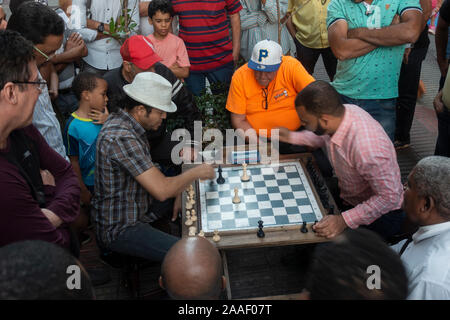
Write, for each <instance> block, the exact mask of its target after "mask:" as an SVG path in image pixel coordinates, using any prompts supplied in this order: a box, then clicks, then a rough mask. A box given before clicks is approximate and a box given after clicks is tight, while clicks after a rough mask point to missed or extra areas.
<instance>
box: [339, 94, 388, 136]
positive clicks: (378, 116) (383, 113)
mask: <svg viewBox="0 0 450 320" xmlns="http://www.w3.org/2000/svg"><path fill="white" fill-rule="evenodd" d="M341 101H342V103H347V104H354V105H357V106H358V107H361V108H362V109H364V110H365V111H367V112H368V113H369V114H370V115H371V116H372V117H373V118H374V119H375V120H377V121H378V122H379V123H380V124H381V126H382V127H383V129H384V131H386V133H387V135H388V136H389V138H390V139H391V141H394V134H395V117H396V105H397V99H353V98H349V97H347V96H344V95H342V94H341Z"/></svg>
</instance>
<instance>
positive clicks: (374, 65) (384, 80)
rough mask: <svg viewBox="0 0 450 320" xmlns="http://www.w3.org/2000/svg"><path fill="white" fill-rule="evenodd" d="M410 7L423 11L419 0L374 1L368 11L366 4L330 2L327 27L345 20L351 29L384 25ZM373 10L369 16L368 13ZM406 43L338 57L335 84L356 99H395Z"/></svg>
mask: <svg viewBox="0 0 450 320" xmlns="http://www.w3.org/2000/svg"><path fill="white" fill-rule="evenodd" d="M407 10H419V11H422V9H421V7H420V4H419V0H374V1H373V2H372V4H371V6H370V10H368V9H367V8H366V6H365V3H363V2H361V3H354V2H353V1H350V0H332V1H331V2H330V4H329V5H328V16H327V27H328V28H330V26H331V25H332V24H334V23H335V22H337V21H338V20H345V21H347V24H348V29H349V30H351V29H355V28H380V27H381V28H382V27H387V26H389V25H390V24H391V23H392V20H393V19H394V16H395V15H396V14H398V15H400V16H401V15H402V14H403V13H404V12H405V11H407ZM368 11H371V12H372V13H371V14H369V15H366V12H368ZM404 48H405V46H404V45H400V46H393V47H378V48H376V49H375V50H373V51H371V52H369V53H367V54H365V55H363V56H361V57H357V58H353V59H347V60H344V61H341V60H338V65H337V70H336V75H335V77H334V81H333V82H332V85H333V86H334V87H335V88H336V90H337V91H338V92H339V93H340V94H342V95H345V96H348V97H350V98H353V99H392V98H396V97H398V78H399V75H400V67H401V63H402V59H403V52H404Z"/></svg>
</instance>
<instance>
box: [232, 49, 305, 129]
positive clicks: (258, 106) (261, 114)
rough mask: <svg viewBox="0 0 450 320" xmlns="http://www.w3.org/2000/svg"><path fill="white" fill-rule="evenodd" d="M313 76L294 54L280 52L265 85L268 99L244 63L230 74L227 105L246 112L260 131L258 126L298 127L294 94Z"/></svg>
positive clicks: (241, 112) (251, 71) (233, 109)
mask: <svg viewBox="0 0 450 320" xmlns="http://www.w3.org/2000/svg"><path fill="white" fill-rule="evenodd" d="M313 81H314V78H313V77H312V76H311V75H310V74H309V73H308V72H307V71H306V70H305V68H304V67H303V66H302V64H301V63H300V62H299V61H298V60H297V59H295V58H293V57H290V56H283V58H282V61H281V65H280V68H279V69H278V71H277V74H276V76H275V78H274V79H273V80H272V81H271V82H270V84H269V86H268V88H267V89H268V94H267V102H268V107H267V109H265V108H264V107H265V98H264V95H263V90H262V89H263V87H262V86H260V85H259V84H258V82H257V81H256V79H255V76H254V73H253V70H252V69H250V68H249V67H248V65H247V64H245V65H243V66H242V67H240V68H239V69H238V70H236V72H235V73H234V75H233V78H232V80H231V86H230V91H229V93H228V100H227V105H226V108H227V110H228V111H230V112H233V113H236V114H245V115H246V119H247V121H248V122H249V123H250V125H251V126H252V128H253V129H255V130H256V132H257V133H258V134H259V130H260V129H267V133H268V136H269V137H270V130H271V129H273V128H275V127H286V128H288V129H290V130H297V129H298V128H299V127H300V119H299V117H298V115H297V112H296V110H295V103H294V102H295V98H296V96H297V94H298V93H299V92H300V91H301V90H303V88H304V87H306V86H307V85H308V84H310V83H311V82H313Z"/></svg>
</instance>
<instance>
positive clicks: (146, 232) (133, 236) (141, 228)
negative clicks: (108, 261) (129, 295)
mask: <svg viewBox="0 0 450 320" xmlns="http://www.w3.org/2000/svg"><path fill="white" fill-rule="evenodd" d="M178 240H179V239H178V238H176V237H174V236H172V235H170V234H168V233H165V232H162V231H160V230H158V229H155V228H153V227H152V226H151V225H150V224H148V223H142V222H138V223H136V224H135V225H134V226H132V227H128V228H127V229H126V230H125V231H123V232H122V233H121V234H120V235H119V236H118V238H117V239H116V240H114V241H113V242H112V243H111V244H110V245H109V246H108V249H109V250H112V251H114V252H118V253H122V254H126V255H130V256H133V257H141V258H144V259H147V260H151V261H162V260H163V259H164V256H165V255H166V253H167V252H168V251H169V249H170V248H171V247H172V246H173V245H174V244H175V242H177V241H178Z"/></svg>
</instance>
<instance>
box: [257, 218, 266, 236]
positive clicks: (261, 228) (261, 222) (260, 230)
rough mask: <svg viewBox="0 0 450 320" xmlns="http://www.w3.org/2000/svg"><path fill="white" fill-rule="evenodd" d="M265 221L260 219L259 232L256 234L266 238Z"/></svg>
mask: <svg viewBox="0 0 450 320" xmlns="http://www.w3.org/2000/svg"><path fill="white" fill-rule="evenodd" d="M263 223H264V222H263V221H262V220H259V221H258V228H259V229H258V233H256V235H257V236H258V238H264V237H265V236H266V234H265V233H264V231H263Z"/></svg>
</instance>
